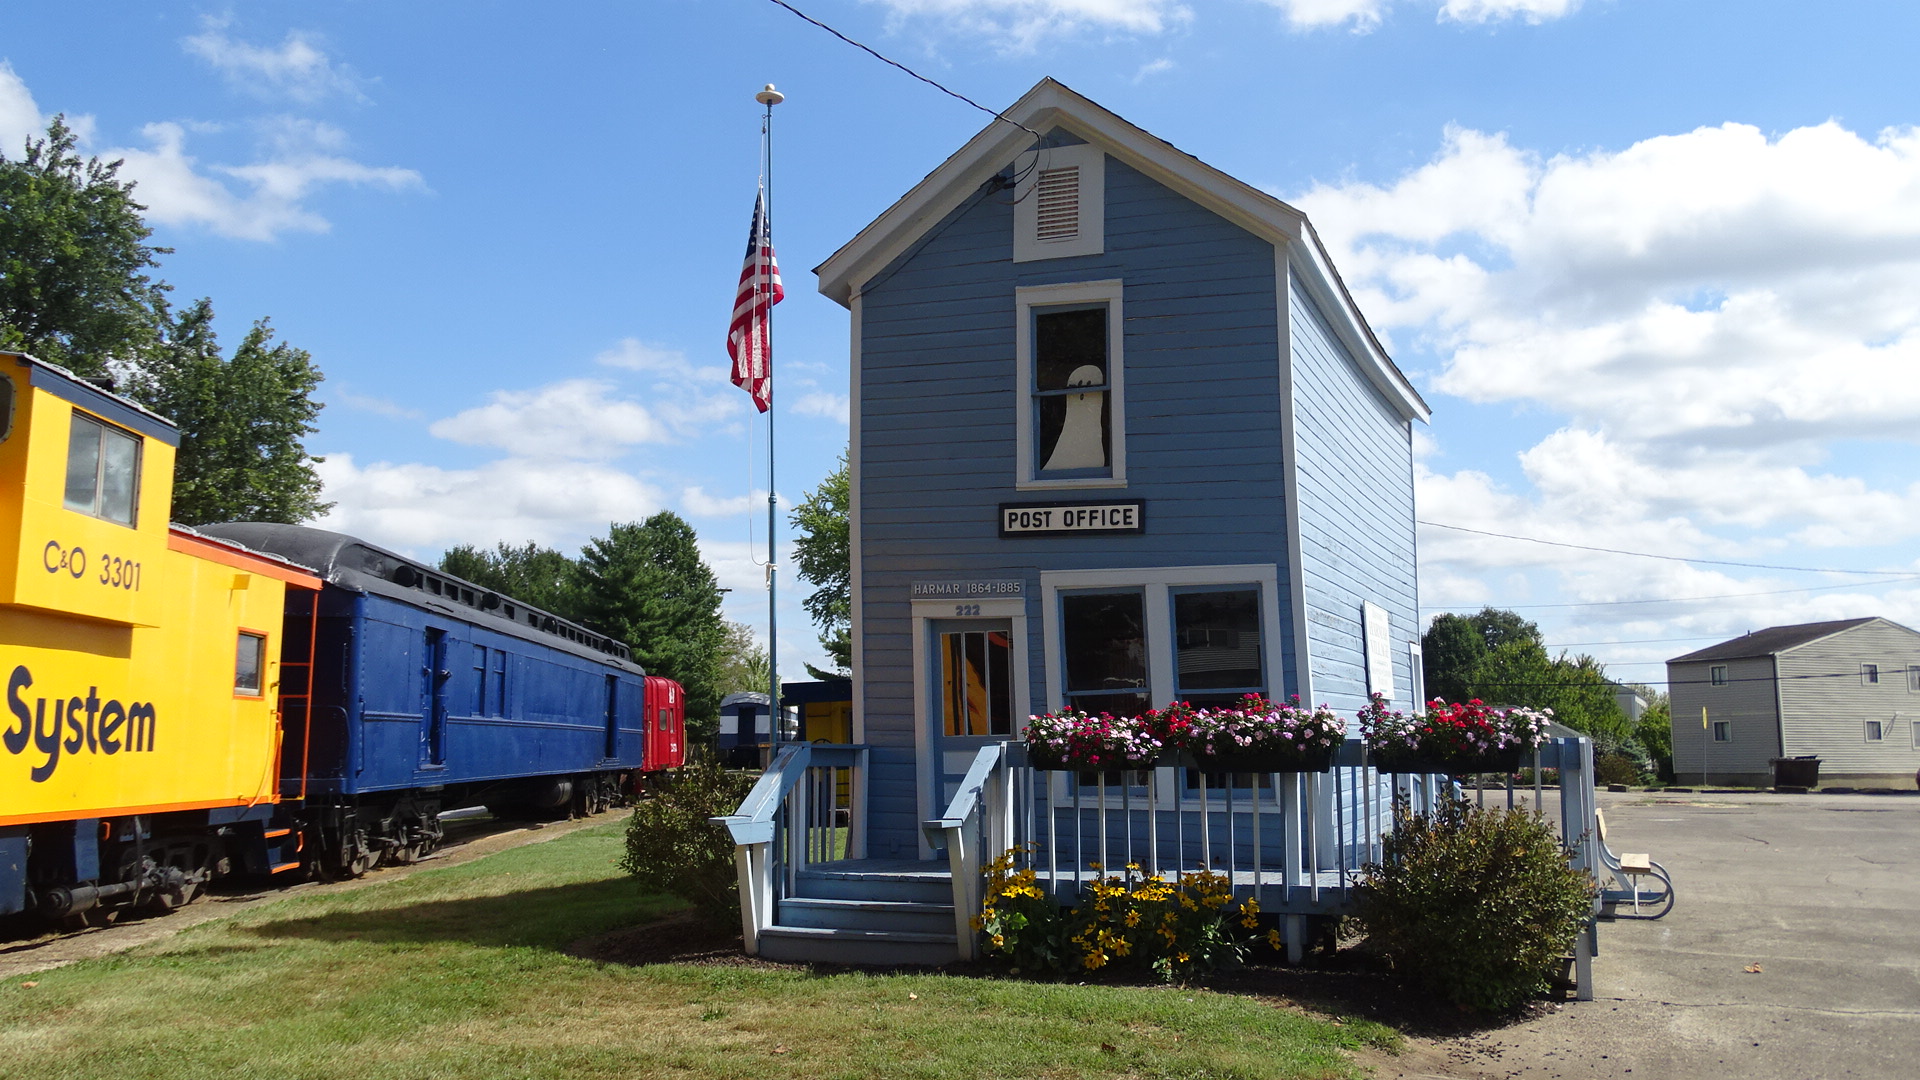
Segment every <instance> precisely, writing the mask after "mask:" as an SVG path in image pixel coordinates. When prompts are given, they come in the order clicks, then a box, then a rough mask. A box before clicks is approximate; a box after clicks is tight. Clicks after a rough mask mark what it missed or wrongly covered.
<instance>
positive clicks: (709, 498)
mask: <svg viewBox="0 0 1920 1080" xmlns="http://www.w3.org/2000/svg"><path fill="white" fill-rule="evenodd" d="M781 502H782V503H783V504H784V503H785V502H786V500H784V499H782V500H781ZM680 506H681V508H682V509H684V510H685V511H686V512H687V513H689V514H692V515H693V516H695V517H739V516H740V515H742V514H745V513H747V512H748V511H751V510H765V509H766V507H767V492H766V489H764V488H761V489H757V490H755V491H753V492H752V493H751V494H747V495H709V494H707V491H706V489H705V488H702V487H690V488H688V489H686V490H685V491H683V492H681V493H680Z"/></svg>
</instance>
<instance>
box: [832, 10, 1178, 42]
mask: <svg viewBox="0 0 1920 1080" xmlns="http://www.w3.org/2000/svg"><path fill="white" fill-rule="evenodd" d="M866 2H867V3H870V4H881V5H884V6H885V7H886V8H887V9H888V11H889V13H890V15H891V16H892V20H893V21H894V22H895V23H896V24H897V23H900V22H902V21H904V20H906V19H909V18H917V19H925V20H931V21H934V22H937V23H939V24H941V25H943V26H944V27H945V28H947V29H949V30H952V31H955V32H959V33H964V34H967V35H971V36H977V37H984V38H990V39H992V40H995V41H997V42H999V43H1000V45H1001V48H1002V49H1004V50H1005V51H1008V52H1029V51H1032V49H1033V48H1034V47H1035V46H1036V45H1038V44H1039V43H1040V42H1041V41H1042V40H1044V39H1048V38H1054V37H1061V36H1065V35H1070V34H1076V33H1081V32H1085V31H1089V30H1104V31H1109V32H1121V33H1129V34H1158V33H1161V32H1163V31H1165V30H1167V29H1170V28H1172V27H1174V26H1177V25H1181V24H1184V23H1186V22H1187V21H1188V20H1190V19H1191V18H1192V17H1193V11H1192V9H1191V8H1189V7H1188V6H1187V5H1186V4H1184V3H1181V2H1179V0H866Z"/></svg>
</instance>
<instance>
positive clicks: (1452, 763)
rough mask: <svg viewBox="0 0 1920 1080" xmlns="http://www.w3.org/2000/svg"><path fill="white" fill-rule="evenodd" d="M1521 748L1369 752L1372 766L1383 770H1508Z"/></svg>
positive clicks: (1516, 766)
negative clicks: (1469, 751) (1477, 751)
mask: <svg viewBox="0 0 1920 1080" xmlns="http://www.w3.org/2000/svg"><path fill="white" fill-rule="evenodd" d="M1520 757H1521V750H1520V748H1519V747H1512V748H1509V749H1506V750H1494V751H1490V752H1488V753H1484V754H1432V753H1423V752H1421V751H1418V750H1391V749H1382V750H1376V751H1374V752H1373V767H1374V768H1376V769H1379V770H1380V771H1381V772H1383V773H1443V774H1445V775H1447V776H1471V775H1474V774H1475V773H1510V772H1513V771H1515V770H1517V769H1519V768H1520Z"/></svg>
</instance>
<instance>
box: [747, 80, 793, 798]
mask: <svg viewBox="0 0 1920 1080" xmlns="http://www.w3.org/2000/svg"><path fill="white" fill-rule="evenodd" d="M753 100H755V101H757V102H759V103H760V104H761V105H763V106H765V107H766V112H765V113H764V114H763V115H762V117H761V120H760V165H761V169H762V173H763V175H764V176H765V177H766V195H765V199H766V210H765V213H766V215H767V225H766V231H767V242H768V243H769V244H770V243H772V238H773V107H774V106H775V105H778V104H780V103H781V102H783V101H785V100H787V96H786V95H785V94H782V93H781V92H780V91H778V90H775V89H774V88H773V84H772V83H768V84H767V86H766V89H764V90H761V91H760V92H759V93H757V94H755V95H753ZM766 289H767V292H768V294H769V295H768V303H767V338H766V349H767V353H766V355H767V683H768V687H767V742H768V756H769V764H771V757H772V755H774V754H777V753H779V751H780V723H781V721H782V719H783V718H784V716H783V710H782V709H781V708H780V662H779V661H780V653H779V630H778V627H779V616H778V613H777V612H778V609H777V607H776V606H775V603H774V578H775V575H776V573H777V572H778V570H779V556H778V552H779V550H780V548H779V544H778V543H777V542H776V541H775V539H774V529H775V528H776V527H777V524H778V518H779V514H778V509H779V503H778V500H777V499H776V497H775V496H774V493H773V492H774V487H773V303H772V295H771V294H772V292H773V278H772V275H771V274H769V275H768V276H767V279H766Z"/></svg>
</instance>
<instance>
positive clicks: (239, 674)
mask: <svg viewBox="0 0 1920 1080" xmlns="http://www.w3.org/2000/svg"><path fill="white" fill-rule="evenodd" d="M266 656H267V639H266V637H265V635H262V634H256V633H252V632H251V631H247V630H242V631H240V640H239V647H238V648H237V649H236V650H235V658H234V662H233V692H234V693H235V694H241V695H245V696H248V697H259V696H261V695H260V678H261V671H262V670H263V669H264V668H265V666H266Z"/></svg>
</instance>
